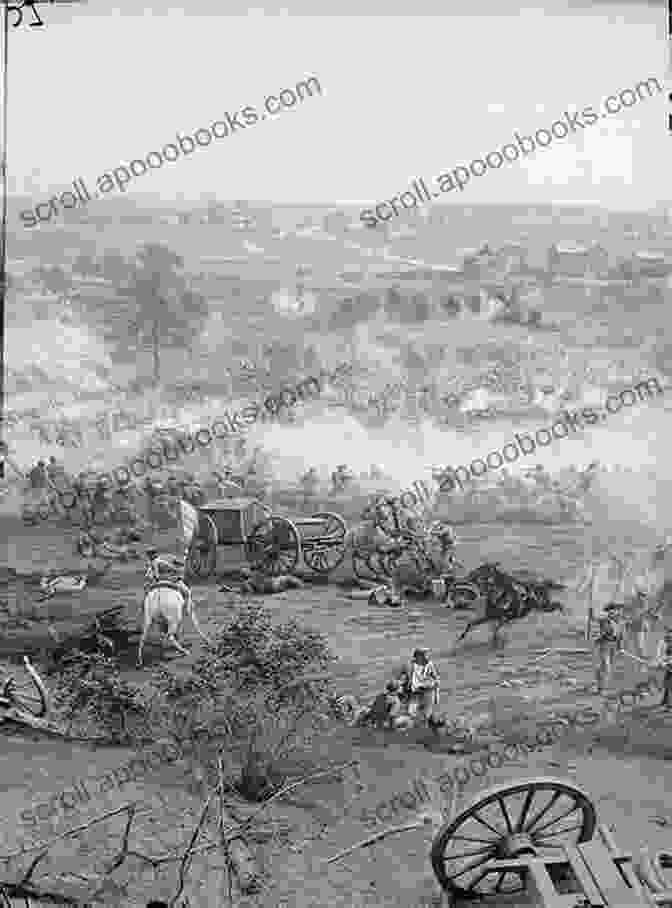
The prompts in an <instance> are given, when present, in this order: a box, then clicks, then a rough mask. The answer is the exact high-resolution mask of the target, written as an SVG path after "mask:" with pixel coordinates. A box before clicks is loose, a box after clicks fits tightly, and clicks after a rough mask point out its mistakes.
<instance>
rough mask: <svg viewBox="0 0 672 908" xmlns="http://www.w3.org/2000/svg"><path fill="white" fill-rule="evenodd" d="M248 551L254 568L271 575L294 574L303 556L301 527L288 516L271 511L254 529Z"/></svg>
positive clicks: (249, 540) (248, 557) (248, 541)
mask: <svg viewBox="0 0 672 908" xmlns="http://www.w3.org/2000/svg"><path fill="white" fill-rule="evenodd" d="M245 553H246V555H247V560H248V561H249V562H250V565H251V566H252V569H253V570H258V571H262V573H264V574H267V575H269V576H271V577H278V576H280V574H291V573H292V572H293V571H294V570H295V568H296V566H297V564H298V563H299V558H300V556H301V541H300V538H299V531H298V530H297V528H296V526H295V525H294V524H293V523H292V521H291V520H288V519H287V517H275V516H273V515H271V516H270V517H268V518H266V519H265V520H262V521H261V522H260V523H258V524H257V525H256V526H255V527H254V528H253V529H252V531H251V533H250V535H249V536H248V537H247V540H246V542H245Z"/></svg>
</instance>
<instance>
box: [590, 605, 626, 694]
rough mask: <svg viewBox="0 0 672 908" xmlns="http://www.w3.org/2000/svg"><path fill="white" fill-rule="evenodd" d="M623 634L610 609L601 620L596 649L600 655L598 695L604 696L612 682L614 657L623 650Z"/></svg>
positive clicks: (597, 673)
mask: <svg viewBox="0 0 672 908" xmlns="http://www.w3.org/2000/svg"><path fill="white" fill-rule="evenodd" d="M622 636H623V632H622V629H621V627H620V626H619V623H618V621H617V619H616V617H615V616H614V614H613V609H608V610H607V611H606V613H605V614H604V615H603V616H602V617H601V618H600V619H599V626H598V633H597V639H596V641H595V648H596V650H597V655H598V660H599V661H598V666H597V671H596V676H595V677H596V681H597V690H598V693H600V694H603V693H604V692H605V690H606V688H607V687H608V686H609V682H610V681H611V675H612V672H613V670H614V656H615V655H616V652H617V651H618V650H619V649H620V648H621V644H622Z"/></svg>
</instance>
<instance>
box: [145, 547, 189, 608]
mask: <svg viewBox="0 0 672 908" xmlns="http://www.w3.org/2000/svg"><path fill="white" fill-rule="evenodd" d="M145 554H146V556H147V569H146V571H145V590H148V589H151V588H152V587H154V586H162V587H168V588H169V589H173V590H177V592H178V593H182V596H183V597H184V601H185V603H186V602H188V601H189V598H190V596H191V590H190V588H189V587H188V586H187V584H186V583H185V582H184V572H185V562H184V559H182V558H177V557H174V556H173V557H169V556H166V555H163V556H162V555H159V553H158V551H157V549H155V548H148V549H147V550H146V553H145Z"/></svg>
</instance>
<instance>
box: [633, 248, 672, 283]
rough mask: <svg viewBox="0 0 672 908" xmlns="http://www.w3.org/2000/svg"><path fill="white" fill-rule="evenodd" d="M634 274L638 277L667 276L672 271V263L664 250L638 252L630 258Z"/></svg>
mask: <svg viewBox="0 0 672 908" xmlns="http://www.w3.org/2000/svg"><path fill="white" fill-rule="evenodd" d="M630 267H631V269H632V273H633V275H636V276H638V277H661V278H665V277H668V275H669V274H670V273H671V272H672V265H671V264H670V261H669V260H668V258H667V256H666V255H665V253H664V252H636V253H635V254H634V255H633V257H632V259H631V260H630Z"/></svg>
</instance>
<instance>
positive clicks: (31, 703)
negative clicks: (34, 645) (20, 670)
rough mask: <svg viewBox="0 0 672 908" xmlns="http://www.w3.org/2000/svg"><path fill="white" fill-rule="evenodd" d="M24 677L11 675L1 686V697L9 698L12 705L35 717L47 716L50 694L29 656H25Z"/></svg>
mask: <svg viewBox="0 0 672 908" xmlns="http://www.w3.org/2000/svg"><path fill="white" fill-rule="evenodd" d="M23 664H24V668H25V672H24V676H23V677H19V678H16V677H13V676H11V677H9V678H7V679H6V680H5V682H4V684H3V685H2V687H0V699H2V698H4V699H6V700H9V702H10V704H11V706H13V707H16V708H17V709H20V710H23V711H24V712H27V713H30V714H31V715H33V716H35V717H38V718H39V717H40V716H45V715H46V714H47V710H48V708H49V694H48V692H47V688H46V687H45V684H44V681H43V680H42V679H41V678H40V676H39V675H38V673H37V672H36V671H35V669H34V668H33V666H32V665H31V663H30V660H29V659H28V657H27V656H24V657H23Z"/></svg>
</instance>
